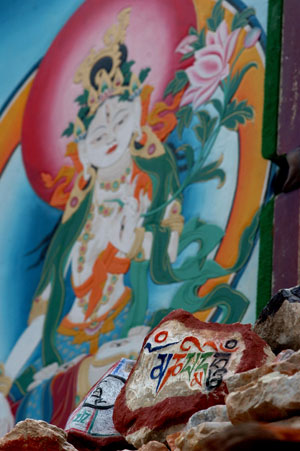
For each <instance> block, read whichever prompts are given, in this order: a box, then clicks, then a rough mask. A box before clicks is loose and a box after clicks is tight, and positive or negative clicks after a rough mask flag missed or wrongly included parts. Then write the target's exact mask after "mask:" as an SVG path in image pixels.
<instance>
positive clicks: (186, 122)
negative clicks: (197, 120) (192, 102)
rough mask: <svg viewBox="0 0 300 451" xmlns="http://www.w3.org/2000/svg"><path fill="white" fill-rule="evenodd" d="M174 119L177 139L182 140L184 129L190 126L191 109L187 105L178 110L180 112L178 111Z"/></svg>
mask: <svg viewBox="0 0 300 451" xmlns="http://www.w3.org/2000/svg"><path fill="white" fill-rule="evenodd" d="M176 117H177V120H178V124H177V133H178V137H179V139H182V133H183V130H184V129H185V128H186V127H189V126H190V123H191V120H192V118H193V108H192V107H191V106H189V105H187V106H184V107H182V108H180V110H178V111H177V113H176Z"/></svg>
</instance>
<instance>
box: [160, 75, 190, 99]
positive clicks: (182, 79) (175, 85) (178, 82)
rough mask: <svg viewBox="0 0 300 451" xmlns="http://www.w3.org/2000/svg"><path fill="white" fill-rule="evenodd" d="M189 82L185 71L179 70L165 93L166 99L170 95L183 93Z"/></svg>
mask: <svg viewBox="0 0 300 451" xmlns="http://www.w3.org/2000/svg"><path fill="white" fill-rule="evenodd" d="M188 82H189V79H188V76H187V74H186V73H185V71H184V70H179V71H177V72H176V73H175V78H174V79H173V80H172V81H170V83H169V84H168V86H167V87H166V90H165V92H164V97H166V96H167V95H168V94H173V95H175V94H177V92H179V91H181V90H182V89H183V88H184V87H185V86H186V84H187V83H188Z"/></svg>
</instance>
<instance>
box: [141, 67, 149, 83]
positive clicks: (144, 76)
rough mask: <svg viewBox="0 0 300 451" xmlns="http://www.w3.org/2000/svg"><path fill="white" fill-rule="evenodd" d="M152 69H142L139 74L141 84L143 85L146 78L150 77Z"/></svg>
mask: <svg viewBox="0 0 300 451" xmlns="http://www.w3.org/2000/svg"><path fill="white" fill-rule="evenodd" d="M150 70H151V69H150V67H146V68H145V69H142V70H141V71H140V73H139V80H140V82H141V83H143V81H145V80H146V78H147V77H148V74H149V72H150Z"/></svg>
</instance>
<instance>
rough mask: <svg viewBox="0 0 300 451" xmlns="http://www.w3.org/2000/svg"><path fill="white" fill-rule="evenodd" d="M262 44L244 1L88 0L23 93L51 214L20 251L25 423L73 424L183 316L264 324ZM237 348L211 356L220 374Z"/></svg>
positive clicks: (17, 364) (40, 192)
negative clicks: (260, 303)
mask: <svg viewBox="0 0 300 451" xmlns="http://www.w3.org/2000/svg"><path fill="white" fill-rule="evenodd" d="M174 5H175V6H174ZM154 18H155V19H154ZM154 20H155V29H159V30H160V33H161V34H160V41H161V42H159V43H156V45H155V46H154V42H153V39H154V37H153V27H154V22H153V21H154ZM137 35H138V36H139V39H137ZM264 40H265V36H264V31H263V30H262V28H261V26H260V24H259V22H258V20H257V18H256V17H255V10H254V9H253V8H252V7H251V6H249V7H248V6H247V5H244V4H242V3H241V2H237V1H233V0H232V1H227V2H225V1H223V2H222V1H220V0H218V1H217V2H215V1H213V0H202V1H200V0H198V1H195V2H192V1H190V2H186V1H183V0H177V1H176V2H175V3H174V2H164V3H163V6H162V3H161V2H160V1H158V0H152V1H151V2H148V3H147V4H145V3H143V2H141V1H138V0H135V1H134V0H132V1H131V2H128V1H125V0H115V1H113V2H112V1H102V2H101V4H99V2H97V1H92V0H91V1H90V2H86V3H84V4H83V5H82V6H81V7H80V8H79V9H78V10H77V11H76V12H75V14H74V15H73V16H72V17H71V19H70V20H69V21H68V22H67V23H66V25H65V26H64V27H63V28H62V30H61V32H60V33H59V34H58V36H57V37H56V39H55V40H54V42H53V44H52V46H51V47H50V49H49V51H48V52H47V54H46V55H45V57H44V59H43V61H42V63H41V65H40V67H39V69H38V70H37V73H33V74H31V75H30V78H28V79H27V80H26V81H25V82H24V86H23V90H22V89H21V90H20V93H19V96H21V95H22V94H24V89H28V86H29V84H30V85H31V84H32V87H31V89H30V94H29V96H28V99H27V101H26V102H25V103H26V108H25V112H24V117H22V136H21V141H20V148H21V149H22V157H23V164H24V168H25V170H26V177H27V180H28V181H29V183H30V185H31V187H32V190H33V193H34V196H37V197H38V198H39V202H40V205H41V207H40V209H38V208H37V209H36V210H35V216H34V215H32V216H31V218H30V221H31V227H30V230H28V237H30V239H29V240H26V245H24V255H26V258H27V263H28V261H29V260H30V263H31V264H30V265H29V266H26V270H28V272H29V274H30V276H29V277H30V279H29V280H31V281H32V285H33V289H32V290H34V295H33V296H32V297H31V298H30V301H29V302H27V303H26V305H25V306H23V307H22V311H23V312H24V314H23V317H24V318H23V319H22V324H21V325H18V327H17V325H15V326H13V328H12V329H13V331H12V333H15V336H16V335H17V336H16V337H15V341H14V343H13V344H12V345H11V346H9V349H7V350H5V352H3V355H5V358H4V357H3V364H1V371H2V375H1V376H0V390H1V392H2V394H3V395H2V397H1V398H0V400H1V403H2V404H3V405H5V406H6V407H7V405H8V403H9V405H10V407H11V409H12V411H13V413H14V414H15V418H16V420H21V419H23V418H25V417H32V418H42V419H45V420H46V421H49V422H52V423H55V424H57V425H59V426H62V427H64V425H65V421H66V418H67V417H68V414H69V413H70V412H71V411H72V410H73V409H74V407H75V406H76V405H77V404H78V402H79V401H80V399H82V397H83V396H84V395H85V394H86V392H87V391H88V389H89V388H90V387H91V386H92V385H93V384H94V383H95V382H96V381H97V380H98V379H99V377H100V376H101V375H102V374H103V373H104V368H107V365H109V364H110V363H113V361H115V360H117V358H118V357H119V356H121V355H122V356H124V357H128V358H130V357H134V356H136V353H137V352H138V350H139V347H140V345H141V342H142V339H143V337H144V336H145V335H146V333H147V331H148V330H149V328H150V327H153V326H155V325H157V323H158V322H159V321H160V319H162V317H163V316H165V315H166V313H168V312H170V311H172V310H174V309H176V308H183V309H185V310H188V311H190V312H192V313H195V315H196V316H197V317H198V318H199V319H202V320H205V321H217V322H223V323H232V322H236V321H241V320H243V319H244V320H245V319H248V321H249V319H250V320H254V313H253V312H254V311H255V287H256V279H257V268H256V264H255V262H257V260H255V259H256V256H257V247H258V240H259V236H258V221H259V209H260V206H261V205H262V203H263V202H264V199H265V196H266V186H267V182H268V175H269V165H268V163H267V162H265V161H264V160H263V158H262V157H261V153H260V147H261V141H260V140H261V127H262V105H263V95H262V94H263V81H264V56H263V45H264ZM162 43H163V45H162ZM54 68H55V70H54ZM33 78H34V81H33V83H32V79H33ZM28 91H29V89H28ZM18 99H19V97H18V96H17V97H16V98H15V100H14V102H13V103H12V104H11V105H10V106H9V107H8V111H6V113H5V114H11V109H12V108H13V107H14V105H15V104H16V102H18ZM4 118H5V116H4ZM8 153H9V152H8V151H7V152H6V153H5V155H4V153H3V154H2V163H3V167H4V169H5V170H3V174H4V175H5V173H7V171H9V169H10V163H11V162H10V161H9V159H8V157H7V155H8ZM10 158H13V157H12V156H11V155H10ZM5 165H6V166H5ZM250 173H251V174H254V175H253V176H252V175H251V177H249V174H250ZM32 195H33V194H32ZM43 214H44V215H45V216H44V217H45V222H44V225H43V227H42V228H43V230H42V232H41V231H40V230H39V231H38V232H37V233H35V228H34V227H35V221H40V217H41V216H42V215H43ZM15 245H17V244H16V243H15ZM24 268H25V266H24ZM34 281H35V283H34ZM253 283H254V288H253ZM249 286H251V287H252V288H251V289H249V290H248V287H249ZM253 289H254V291H253ZM4 291H5V290H4ZM253 293H254V294H253ZM13 302H14V299H12V303H13ZM18 303H21V300H20V299H16V300H15V307H14V308H18ZM249 312H250V313H249ZM247 315H248V316H247ZM17 329H18V331H17ZM4 336H5V331H4ZM233 344H234V346H233ZM236 344H237V342H236V340H231V341H230V342H228V343H227V344H226V343H225V344H224V346H225V348H224V349H223V348H222V350H221V351H220V349H219V348H218V347H216V345H215V344H214V346H212V344H211V345H210V346H211V347H212V348H213V351H211V352H209V353H208V352H206V354H210V355H209V357H210V358H213V359H214V360H213V362H215V360H216V359H217V358H221V357H222V356H223V357H222V358H223V363H224V362H225V360H226V359H227V360H226V362H225V363H224V364H223V366H224V368H223V369H224V370H225V366H226V365H227V363H228V361H229V358H230V352H233V348H234V347H235V346H236ZM182 345H183V344H182ZM229 345H230V346H231V347H230V346H229ZM199 346H200V345H199ZM199 350H200V351H201V349H200V348H199ZM201 352H202V351H201ZM220 353H221V354H220ZM225 353H226V358H225ZM219 354H220V355H219ZM223 354H224V355H223ZM166 355H171V354H166ZM201 355H202V357H201V358H200V354H199V356H198V357H199V359H200V360H201V359H202V360H201V362H202V363H201V365H202V364H203V362H204V361H203V354H201ZM220 356H221V357H220ZM111 359H112V361H111ZM224 359H225V360H224ZM200 360H199V362H200ZM168 362H169V360H168ZM181 365H182V363H181ZM199 365H200V363H199ZM205 365H206V366H207V363H206V364H203V368H204V367H205ZM213 365H214V363H211V368H210V371H212V368H213ZM185 366H186V367H187V368H188V362H186V364H185ZM215 366H216V365H215ZM172 368H173V367H170V368H169V370H168V371H170V370H171V369H172ZM216 368H217V369H218V367H217V366H216ZM223 369H222V371H223ZM174 371H175V370H174ZM186 371H188V370H186ZM154 373H155V371H154V370H153V375H154ZM168 374H169V373H168ZM220 374H221V373H220ZM200 376H203V372H202V373H201V374H200V373H199V377H200ZM153 377H154V376H153ZM165 377H167V376H165ZM154 378H155V377H154ZM193 380H195V381H196V382H197V383H198V384H199V383H200V384H201V383H202V382H201V380H199V381H200V382H199V381H198V379H197V380H196V373H195V375H194V379H193ZM209 380H210V379H209V377H208V379H206V383H207V384H209V383H210V382H209ZM217 381H219V379H218V378H217ZM220 381H221V379H220ZM160 383H161V384H163V381H162V380H160V381H159V383H158V386H157V389H158V390H157V391H159V390H160V388H161V387H162V386H160ZM213 383H214V382H213V379H212V381H211V384H213ZM62 393H64V405H63V406H62V405H61V394H62ZM4 395H5V396H4Z"/></svg>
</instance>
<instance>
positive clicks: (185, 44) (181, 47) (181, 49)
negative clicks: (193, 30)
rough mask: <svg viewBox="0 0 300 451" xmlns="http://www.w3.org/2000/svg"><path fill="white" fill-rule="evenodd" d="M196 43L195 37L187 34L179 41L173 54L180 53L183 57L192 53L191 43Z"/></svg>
mask: <svg viewBox="0 0 300 451" xmlns="http://www.w3.org/2000/svg"><path fill="white" fill-rule="evenodd" d="M195 41H197V36H196V35H194V34H189V35H187V36H186V37H185V38H183V39H182V41H180V43H179V44H178V46H177V47H176V49H175V52H177V53H182V54H183V55H184V54H185V53H188V52H192V51H193V50H194V49H193V47H192V46H191V44H192V43H193V42H195Z"/></svg>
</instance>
